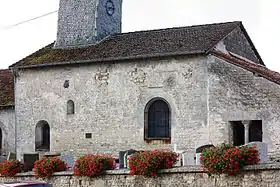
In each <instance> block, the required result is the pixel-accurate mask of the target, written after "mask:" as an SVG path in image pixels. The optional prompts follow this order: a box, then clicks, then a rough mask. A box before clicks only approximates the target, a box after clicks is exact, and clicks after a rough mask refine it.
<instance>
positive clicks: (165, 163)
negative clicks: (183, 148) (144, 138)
mask: <svg viewBox="0 0 280 187" xmlns="http://www.w3.org/2000/svg"><path fill="white" fill-rule="evenodd" d="M178 156H179V155H178V154H176V153H175V152H173V151H169V150H153V151H141V152H137V153H135V154H134V155H133V156H131V157H130V158H129V169H130V174H131V175H143V176H156V174H157V172H158V171H159V170H160V169H167V168H171V167H172V166H173V165H174V164H175V163H176V162H177V158H178Z"/></svg>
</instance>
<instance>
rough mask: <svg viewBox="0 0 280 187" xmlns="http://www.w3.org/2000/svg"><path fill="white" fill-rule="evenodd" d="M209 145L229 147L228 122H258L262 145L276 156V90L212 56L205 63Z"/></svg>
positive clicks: (279, 100) (279, 127)
mask: <svg viewBox="0 0 280 187" xmlns="http://www.w3.org/2000/svg"><path fill="white" fill-rule="evenodd" d="M208 74H209V84H208V96H209V99H208V100H209V114H208V117H209V128H210V134H211V138H210V139H211V142H213V143H214V144H215V143H221V142H227V143H232V141H233V140H232V139H231V137H230V129H231V127H230V123H229V121H239V120H262V131H263V142H266V143H268V150H269V152H274V154H278V155H279V153H280V139H279V131H280V86H279V85H278V84H276V83H273V82H271V81H268V80H267V79H265V78H262V77H259V76H255V75H254V74H253V73H252V72H249V71H247V70H245V69H242V68H240V67H237V66H235V65H233V64H230V63H229V62H226V61H224V60H222V59H219V58H217V57H214V56H209V60H208Z"/></svg>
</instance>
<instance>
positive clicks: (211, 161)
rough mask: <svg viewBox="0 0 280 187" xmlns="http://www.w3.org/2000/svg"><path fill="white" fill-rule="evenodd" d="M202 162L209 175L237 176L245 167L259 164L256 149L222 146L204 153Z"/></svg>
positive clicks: (201, 158) (206, 150)
mask: <svg viewBox="0 0 280 187" xmlns="http://www.w3.org/2000/svg"><path fill="white" fill-rule="evenodd" d="M200 161H201V164H202V167H203V169H204V170H205V171H207V172H208V173H209V175H220V174H226V175H236V174H237V173H239V172H240V170H241V169H242V168H243V167H244V166H245V165H251V164H257V163H258V162H259V158H258V151H257V150H256V149H255V147H246V146H243V147H235V146H233V145H226V144H222V145H220V146H217V147H211V148H209V149H205V150H203V151H202V154H201V157H200Z"/></svg>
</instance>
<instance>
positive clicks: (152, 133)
mask: <svg viewBox="0 0 280 187" xmlns="http://www.w3.org/2000/svg"><path fill="white" fill-rule="evenodd" d="M170 137H171V126H170V109H169V105H168V104H167V102H166V101H165V100H163V99H160V98H156V99H152V100H151V101H150V102H149V103H148V104H147V105H146V108H145V139H167V138H170Z"/></svg>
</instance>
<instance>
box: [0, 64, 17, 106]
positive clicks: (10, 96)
mask: <svg viewBox="0 0 280 187" xmlns="http://www.w3.org/2000/svg"><path fill="white" fill-rule="evenodd" d="M13 105H14V80H13V74H12V71H10V70H6V69H5V70H0V106H13Z"/></svg>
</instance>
